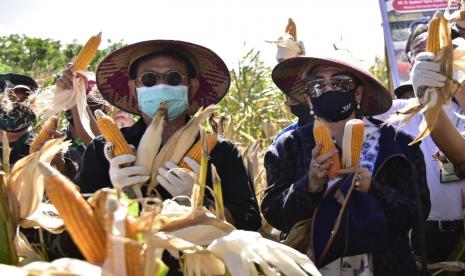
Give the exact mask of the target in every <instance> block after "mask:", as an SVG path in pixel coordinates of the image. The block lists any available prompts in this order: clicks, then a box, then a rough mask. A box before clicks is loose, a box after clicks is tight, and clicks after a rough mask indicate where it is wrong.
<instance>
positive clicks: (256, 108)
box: [219, 49, 294, 145]
mask: <svg viewBox="0 0 465 276" xmlns="http://www.w3.org/2000/svg"><path fill="white" fill-rule="evenodd" d="M230 73H231V88H230V90H229V93H228V94H227V95H226V97H225V98H224V99H223V100H222V101H221V102H220V103H219V106H220V112H221V113H222V114H225V115H226V116H231V121H232V122H233V123H234V124H233V125H234V133H235V135H236V137H233V140H234V141H237V142H239V143H240V144H243V145H247V144H249V143H251V142H254V141H255V140H256V139H262V140H263V141H265V142H264V143H265V144H268V142H269V141H270V140H271V138H272V137H273V136H274V135H276V134H277V133H278V132H279V130H281V129H282V128H284V127H285V126H287V125H288V124H289V123H290V122H291V121H292V120H293V118H294V116H293V115H292V114H291V113H290V112H289V110H288V109H287V107H286V106H285V105H284V94H283V93H282V92H281V91H280V90H279V89H278V88H277V87H276V86H275V85H274V84H273V82H272V80H271V68H269V67H266V66H265V65H264V64H263V62H262V60H261V59H260V52H259V51H256V50H254V49H252V50H250V51H248V52H247V53H246V54H245V55H244V57H242V58H241V59H240V60H239V64H238V67H237V68H234V69H232V70H231V72H230Z"/></svg>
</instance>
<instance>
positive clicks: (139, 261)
mask: <svg viewBox="0 0 465 276" xmlns="http://www.w3.org/2000/svg"><path fill="white" fill-rule="evenodd" d="M124 223H125V227H126V238H129V239H131V240H133V241H136V240H137V230H136V229H137V226H136V225H135V223H136V220H135V219H134V218H133V217H130V216H128V217H126V219H125V221H124ZM124 250H125V254H124V255H125V259H126V260H125V262H126V272H127V275H128V276H137V275H142V271H143V268H144V259H143V256H142V250H141V246H140V245H138V244H135V243H128V242H126V243H125V245H124Z"/></svg>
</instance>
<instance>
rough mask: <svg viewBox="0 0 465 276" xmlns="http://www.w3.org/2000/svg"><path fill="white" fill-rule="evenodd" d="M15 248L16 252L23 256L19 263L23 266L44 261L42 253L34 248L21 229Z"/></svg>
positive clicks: (16, 238)
mask: <svg viewBox="0 0 465 276" xmlns="http://www.w3.org/2000/svg"><path fill="white" fill-rule="evenodd" d="M15 248H16V254H17V255H18V256H21V257H22V259H21V261H20V262H19V265H21V266H24V265H27V264H30V263H32V262H37V261H43V259H42V257H41V256H40V254H39V253H37V251H36V250H34V248H33V247H32V245H31V244H30V243H29V241H28V240H27V238H26V236H25V235H24V234H23V233H22V232H21V231H18V233H17V235H16V237H15Z"/></svg>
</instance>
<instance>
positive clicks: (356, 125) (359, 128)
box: [342, 119, 365, 168]
mask: <svg viewBox="0 0 465 276" xmlns="http://www.w3.org/2000/svg"><path fill="white" fill-rule="evenodd" d="M364 139H365V128H364V124H363V121H362V120H359V119H352V120H349V121H347V123H346V125H345V128H344V137H343V139H342V166H343V167H344V168H350V167H358V166H359V165H360V153H361V152H362V147H363V141H364Z"/></svg>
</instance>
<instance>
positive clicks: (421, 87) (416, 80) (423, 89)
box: [410, 52, 446, 106]
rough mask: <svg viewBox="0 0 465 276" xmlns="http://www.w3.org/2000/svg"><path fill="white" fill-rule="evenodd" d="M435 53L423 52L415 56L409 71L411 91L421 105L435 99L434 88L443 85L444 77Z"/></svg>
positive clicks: (435, 90)
mask: <svg viewBox="0 0 465 276" xmlns="http://www.w3.org/2000/svg"><path fill="white" fill-rule="evenodd" d="M434 60H435V55H434V54H433V53H430V52H423V53H420V54H418V55H417V56H416V57H415V64H414V65H413V68H412V71H410V79H411V80H412V85H413V91H414V93H415V96H416V97H417V98H418V102H419V103H420V104H421V105H423V106H424V105H427V104H428V103H430V102H433V99H437V94H436V93H438V91H437V89H436V88H440V87H443V86H444V84H445V81H446V77H445V76H444V75H443V74H441V71H440V70H441V66H440V64H439V63H437V62H435V61H434ZM435 101H436V100H434V102H435Z"/></svg>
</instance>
